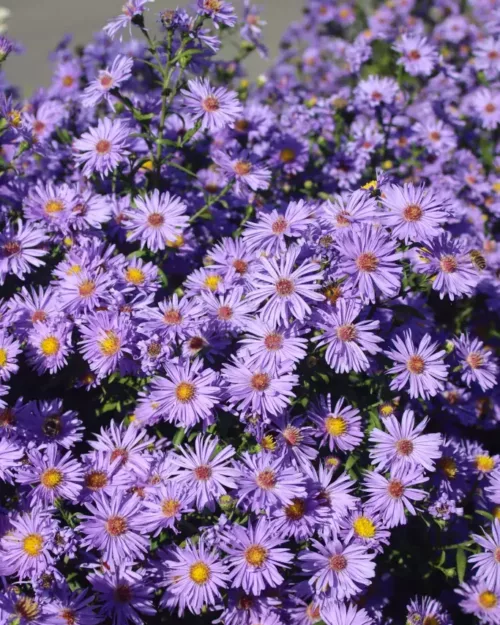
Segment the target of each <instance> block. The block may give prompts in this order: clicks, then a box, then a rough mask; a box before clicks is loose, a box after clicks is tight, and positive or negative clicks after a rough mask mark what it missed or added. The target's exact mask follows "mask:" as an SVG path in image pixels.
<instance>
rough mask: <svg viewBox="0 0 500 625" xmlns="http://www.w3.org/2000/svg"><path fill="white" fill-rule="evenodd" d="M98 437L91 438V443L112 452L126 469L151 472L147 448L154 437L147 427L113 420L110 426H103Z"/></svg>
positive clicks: (96, 448)
mask: <svg viewBox="0 0 500 625" xmlns="http://www.w3.org/2000/svg"><path fill="white" fill-rule="evenodd" d="M96 439H97V440H95V441H93V440H90V441H89V445H90V446H91V447H92V448H93V449H95V450H96V451H100V452H105V453H110V454H111V460H112V461H113V460H115V459H117V458H118V459H119V460H120V462H121V466H122V468H123V469H125V470H126V471H131V472H133V473H135V474H137V475H147V474H148V473H149V467H150V464H151V458H150V457H149V456H148V454H147V453H146V450H147V448H148V447H149V446H150V445H151V444H152V442H153V439H152V438H150V437H149V436H148V435H147V432H146V430H145V429H143V430H140V429H138V428H136V427H133V426H129V427H127V426H126V425H124V424H123V423H122V424H120V425H117V424H116V423H115V422H114V421H111V423H110V424H109V427H107V428H101V432H100V433H99V434H96Z"/></svg>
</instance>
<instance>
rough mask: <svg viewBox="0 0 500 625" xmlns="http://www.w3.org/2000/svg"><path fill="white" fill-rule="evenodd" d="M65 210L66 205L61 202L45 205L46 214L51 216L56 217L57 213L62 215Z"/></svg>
mask: <svg viewBox="0 0 500 625" xmlns="http://www.w3.org/2000/svg"><path fill="white" fill-rule="evenodd" d="M63 208H64V204H63V203H62V202H61V200H50V201H49V202H47V204H45V212H46V213H48V214H49V215H54V214H55V213H60V212H61V211H62V210H63Z"/></svg>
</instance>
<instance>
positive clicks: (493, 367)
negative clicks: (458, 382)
mask: <svg viewBox="0 0 500 625" xmlns="http://www.w3.org/2000/svg"><path fill="white" fill-rule="evenodd" d="M454 345H455V350H456V354H457V357H458V358H459V360H460V365H461V367H462V374H461V375H462V380H463V381H464V382H465V383H466V384H467V386H472V384H473V383H476V384H478V385H479V386H480V387H481V389H482V390H483V391H487V390H488V389H490V388H493V387H494V386H495V385H496V382H497V374H498V366H497V364H496V362H495V361H494V360H493V358H492V353H491V351H490V350H488V349H485V347H484V343H483V342H482V341H480V340H479V339H478V338H470V337H469V335H468V334H467V333H466V334H461V335H460V336H459V337H458V339H456V340H455V341H454Z"/></svg>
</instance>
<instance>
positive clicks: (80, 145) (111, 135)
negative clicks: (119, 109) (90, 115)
mask: <svg viewBox="0 0 500 625" xmlns="http://www.w3.org/2000/svg"><path fill="white" fill-rule="evenodd" d="M129 136H130V128H129V126H128V124H127V123H125V122H123V121H120V120H118V119H117V120H111V119H109V118H108V117H106V118H104V119H99V121H98V122H97V127H95V128H91V129H90V130H89V131H88V132H86V133H84V134H83V135H82V136H81V137H80V139H77V140H76V141H75V142H74V148H75V150H76V152H77V154H76V156H75V159H76V161H77V163H78V164H80V165H83V174H84V175H85V176H88V177H90V176H91V175H92V174H93V173H95V172H97V173H99V174H100V175H101V177H104V176H105V175H106V174H109V173H111V172H112V171H113V170H114V169H116V168H117V167H118V165H119V164H120V163H123V162H124V161H125V157H126V156H127V155H128V150H127V146H128V140H129Z"/></svg>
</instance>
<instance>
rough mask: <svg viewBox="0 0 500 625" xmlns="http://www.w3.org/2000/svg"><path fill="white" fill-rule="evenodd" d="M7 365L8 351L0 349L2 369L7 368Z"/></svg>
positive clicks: (0, 365)
mask: <svg viewBox="0 0 500 625" xmlns="http://www.w3.org/2000/svg"><path fill="white" fill-rule="evenodd" d="M6 364H7V350H6V349H4V348H3V347H0V367H5V365H6Z"/></svg>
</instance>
